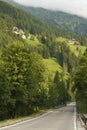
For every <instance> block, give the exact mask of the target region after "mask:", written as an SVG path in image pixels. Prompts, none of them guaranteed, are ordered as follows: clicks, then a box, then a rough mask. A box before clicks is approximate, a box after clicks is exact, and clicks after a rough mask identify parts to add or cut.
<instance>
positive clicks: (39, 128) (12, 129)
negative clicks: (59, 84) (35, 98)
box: [0, 104, 76, 130]
mask: <svg viewBox="0 0 87 130" xmlns="http://www.w3.org/2000/svg"><path fill="white" fill-rule="evenodd" d="M74 109H75V105H74V104H68V105H67V106H66V107H62V108H60V109H55V110H53V111H50V112H49V113H46V114H44V115H42V116H40V117H37V118H34V119H31V120H29V121H24V122H21V123H18V124H15V125H12V126H8V127H5V128H2V129H0V130H76V128H75V120H74V118H75V112H74Z"/></svg>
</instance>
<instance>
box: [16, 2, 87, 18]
mask: <svg viewBox="0 0 87 130" xmlns="http://www.w3.org/2000/svg"><path fill="white" fill-rule="evenodd" d="M15 1H16V2H18V3H20V4H23V5H27V6H33V7H43V8H47V9H54V10H61V11H65V12H69V13H73V14H77V15H81V16H84V17H87V0H15Z"/></svg>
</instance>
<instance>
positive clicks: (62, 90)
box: [0, 1, 86, 120]
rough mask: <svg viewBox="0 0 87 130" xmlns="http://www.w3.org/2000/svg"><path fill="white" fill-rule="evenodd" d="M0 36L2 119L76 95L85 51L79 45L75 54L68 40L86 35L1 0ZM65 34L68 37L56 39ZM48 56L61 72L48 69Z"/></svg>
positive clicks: (31, 111)
mask: <svg viewBox="0 0 87 130" xmlns="http://www.w3.org/2000/svg"><path fill="white" fill-rule="evenodd" d="M13 28H16V30H18V31H20V30H21V31H20V33H18V34H17V32H16V33H13ZM22 34H23V35H25V36H26V38H25V39H23V38H22V37H21V35H22ZM0 36H1V37H0V120H4V119H9V118H16V117H19V116H27V115H29V114H31V113H33V112H36V111H38V110H39V109H41V108H50V107H55V106H59V105H66V103H67V101H71V100H72V99H73V98H74V96H73V95H72V94H71V89H73V88H74V90H75V91H76V89H77V88H76V86H75V85H73V82H71V81H72V78H71V77H72V76H73V74H74V70H75V69H76V67H77V66H78V64H79V60H80V59H81V57H82V53H81V50H79V47H78V46H77V47H76V51H78V55H76V54H75V53H74V52H73V51H71V49H70V46H69V45H68V44H67V42H66V41H67V40H68V39H71V38H77V39H78V41H80V43H81V44H82V43H84V38H83V37H79V36H77V37H76V35H74V34H72V33H69V32H67V31H65V30H64V29H62V28H59V27H56V26H50V25H48V24H46V23H43V22H41V21H39V20H38V19H37V18H35V17H34V16H32V15H31V14H28V13H26V12H24V11H23V10H20V9H18V8H16V7H14V6H12V5H10V4H8V3H5V2H3V1H0ZM74 36H75V37H74ZM63 37H64V38H65V39H66V40H62V41H58V40H56V39H57V38H61V39H63ZM77 39H76V40H77ZM84 55H86V54H84ZM49 59H51V60H52V61H53V63H55V64H56V65H57V66H58V67H59V66H60V68H61V71H58V70H56V68H55V71H53V72H51V71H49V68H47V64H45V62H44V61H45V60H47V61H49ZM51 60H50V61H51ZM51 64H52V63H51ZM52 67H54V66H52ZM75 82H76V81H75ZM77 93H79V92H77ZM77 96H78V94H77ZM77 98H78V97H77Z"/></svg>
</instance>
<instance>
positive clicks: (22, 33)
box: [12, 27, 26, 39]
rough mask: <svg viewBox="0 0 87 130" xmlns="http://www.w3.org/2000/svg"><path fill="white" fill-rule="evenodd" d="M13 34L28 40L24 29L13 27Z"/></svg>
mask: <svg viewBox="0 0 87 130" xmlns="http://www.w3.org/2000/svg"><path fill="white" fill-rule="evenodd" d="M12 33H14V34H16V35H19V36H21V37H22V38H23V39H26V36H25V34H24V31H23V30H22V29H19V28H18V27H13V30H12Z"/></svg>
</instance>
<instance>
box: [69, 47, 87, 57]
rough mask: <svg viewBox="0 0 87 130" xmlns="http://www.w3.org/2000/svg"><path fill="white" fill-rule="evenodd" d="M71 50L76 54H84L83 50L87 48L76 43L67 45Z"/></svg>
mask: <svg viewBox="0 0 87 130" xmlns="http://www.w3.org/2000/svg"><path fill="white" fill-rule="evenodd" d="M69 47H70V49H71V51H72V52H73V53H74V54H75V55H76V56H79V55H82V54H84V52H85V50H86V49H87V47H86V46H78V45H69Z"/></svg>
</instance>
